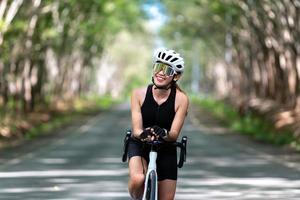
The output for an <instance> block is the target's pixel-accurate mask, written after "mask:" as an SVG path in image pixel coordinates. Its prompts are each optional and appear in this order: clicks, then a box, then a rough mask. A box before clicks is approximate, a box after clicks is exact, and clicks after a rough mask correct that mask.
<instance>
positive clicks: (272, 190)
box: [0, 110, 300, 200]
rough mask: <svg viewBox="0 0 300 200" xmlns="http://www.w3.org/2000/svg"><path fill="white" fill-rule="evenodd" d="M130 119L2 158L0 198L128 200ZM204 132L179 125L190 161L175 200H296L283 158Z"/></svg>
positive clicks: (93, 125) (114, 115) (295, 183)
mask: <svg viewBox="0 0 300 200" xmlns="http://www.w3.org/2000/svg"><path fill="white" fill-rule="evenodd" d="M128 118H129V112H128V111H126V110H114V111H112V112H109V113H106V115H105V118H103V117H99V116H96V117H94V118H92V119H91V120H89V121H88V122H87V123H86V124H84V125H77V126H76V125H74V127H73V129H69V130H68V131H67V134H65V135H62V136H61V137H59V138H56V139H55V140H49V139H46V141H45V143H41V142H38V143H36V144H33V145H32V146H31V147H30V148H29V149H22V151H20V150H19V151H18V152H11V153H12V154H7V155H5V156H4V154H2V155H3V158H1V159H2V161H1V165H0V200H2V199H3V200H8V199H9V200H10V199H11V200H21V199H22V200H24V199H25V200H26V199H29V200H32V199H51V200H71V199H72V200H85V199H88V200H94V199H97V200H98V199H101V200H128V199H129V194H128V189H127V182H128V168H127V163H122V162H121V154H122V147H123V146H122V140H123V137H124V133H125V129H126V128H127V127H128V126H130V122H129V121H128ZM116 122H118V123H116ZM204 126H205V125H203V124H202V127H198V126H195V125H194V124H192V123H191V121H190V120H187V121H186V124H185V126H184V129H183V133H182V135H181V136H183V135H186V136H188V138H189V139H188V149H187V150H188V152H187V162H186V163H185V165H184V166H183V168H182V169H179V171H178V175H179V178H178V187H177V192H176V200H201V199H207V200H265V199H278V200H279V199H280V200H282V199H288V200H296V199H298V197H299V196H300V189H299V188H300V175H299V169H297V164H295V162H290V163H289V164H288V165H287V164H286V163H288V162H283V161H282V160H281V159H282V158H286V155H285V154H284V153H282V152H279V151H275V150H274V149H272V148H271V149H268V151H266V149H265V148H264V147H263V148H262V146H261V145H258V144H256V143H254V142H252V141H249V140H248V139H245V138H244V139H243V137H241V136H237V135H234V134H225V135H224V134H222V133H219V132H215V130H214V129H210V128H209V127H206V128H205V129H203V127H204ZM203 130H206V132H205V133H203ZM209 130H210V131H211V132H208V131H209ZM181 136H180V137H181ZM20 152H21V153H20ZM288 157H291V155H289V156H288ZM292 158H293V160H295V161H296V160H297V159H298V157H297V156H296V155H293V156H292ZM292 164H294V167H290V166H291V165H292Z"/></svg>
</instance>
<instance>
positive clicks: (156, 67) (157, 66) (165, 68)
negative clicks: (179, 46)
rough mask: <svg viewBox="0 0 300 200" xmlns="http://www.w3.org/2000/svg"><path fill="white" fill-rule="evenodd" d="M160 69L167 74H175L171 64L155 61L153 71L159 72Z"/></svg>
mask: <svg viewBox="0 0 300 200" xmlns="http://www.w3.org/2000/svg"><path fill="white" fill-rule="evenodd" d="M160 71H163V73H164V74H165V75H166V76H173V75H174V74H175V71H174V70H173V69H172V67H170V66H169V65H166V64H164V63H155V64H154V66H153V72H154V73H158V72H160Z"/></svg>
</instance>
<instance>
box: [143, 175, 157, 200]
mask: <svg viewBox="0 0 300 200" xmlns="http://www.w3.org/2000/svg"><path fill="white" fill-rule="evenodd" d="M156 184H157V177H156V173H155V171H151V172H150V173H149V177H148V183H147V188H146V191H145V192H146V195H145V200H157V188H156Z"/></svg>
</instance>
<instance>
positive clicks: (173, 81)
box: [152, 76, 176, 90]
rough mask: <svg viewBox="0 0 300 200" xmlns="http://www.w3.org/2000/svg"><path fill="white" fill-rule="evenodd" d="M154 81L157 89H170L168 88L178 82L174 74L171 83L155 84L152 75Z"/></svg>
mask: <svg viewBox="0 0 300 200" xmlns="http://www.w3.org/2000/svg"><path fill="white" fill-rule="evenodd" d="M152 83H153V85H154V86H155V88H154V89H155V90H156V89H159V90H168V89H170V88H171V87H172V86H173V85H174V84H175V83H176V81H175V80H174V76H173V79H172V81H171V83H169V84H168V85H165V86H158V85H156V84H155V82H154V78H153V76H152Z"/></svg>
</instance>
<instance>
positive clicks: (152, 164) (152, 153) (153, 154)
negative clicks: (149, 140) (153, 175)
mask: <svg viewBox="0 0 300 200" xmlns="http://www.w3.org/2000/svg"><path fill="white" fill-rule="evenodd" d="M156 159H157V152H156V151H150V154H149V161H150V162H149V165H148V171H151V170H156Z"/></svg>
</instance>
